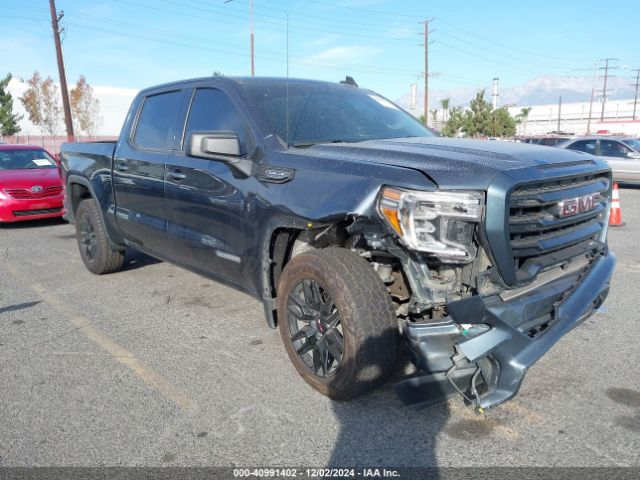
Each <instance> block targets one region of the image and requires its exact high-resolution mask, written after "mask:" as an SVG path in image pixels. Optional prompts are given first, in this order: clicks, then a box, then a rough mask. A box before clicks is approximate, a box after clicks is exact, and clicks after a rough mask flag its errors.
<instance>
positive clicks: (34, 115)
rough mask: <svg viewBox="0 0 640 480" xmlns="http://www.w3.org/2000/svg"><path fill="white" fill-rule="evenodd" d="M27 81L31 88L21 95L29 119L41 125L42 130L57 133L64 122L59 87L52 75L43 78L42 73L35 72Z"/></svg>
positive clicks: (50, 133) (51, 133)
mask: <svg viewBox="0 0 640 480" xmlns="http://www.w3.org/2000/svg"><path fill="white" fill-rule="evenodd" d="M27 83H28V84H29V88H28V89H27V91H26V92H24V94H23V95H22V96H21V97H20V101H21V102H22V105H23V106H24V109H25V110H26V111H27V114H28V115H29V120H30V121H31V123H33V124H34V125H36V126H38V127H40V131H42V132H45V133H47V134H49V135H52V136H54V135H56V134H57V133H58V130H59V128H60V124H61V122H62V106H61V105H60V94H59V90H58V87H57V86H56V85H55V83H53V80H52V79H51V77H47V78H46V79H45V80H42V77H41V76H40V73H38V72H37V71H36V72H34V74H33V77H31V78H30V79H29V80H28V81H27Z"/></svg>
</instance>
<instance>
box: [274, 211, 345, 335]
mask: <svg viewBox="0 0 640 480" xmlns="http://www.w3.org/2000/svg"><path fill="white" fill-rule="evenodd" d="M349 223H350V222H348V221H344V222H339V223H334V224H324V225H321V226H319V227H314V228H310V229H306V230H302V229H297V228H284V227H283V228H278V229H276V230H274V232H273V233H272V234H271V241H270V243H269V275H268V279H269V285H268V286H267V289H268V291H269V295H270V297H271V298H272V299H275V298H276V297H277V296H278V292H277V290H278V282H279V281H280V275H281V274H282V270H283V269H284V267H285V266H286V265H287V263H288V262H289V260H291V259H292V258H293V257H295V256H296V255H299V254H301V253H303V252H305V251H307V250H311V249H317V248H326V247H329V246H336V247H343V246H344V245H345V243H346V241H347V239H348V238H349V233H348V232H347V226H348V224H349ZM273 320H274V322H273V323H274V326H275V325H277V321H278V319H277V312H276V311H275V309H274V310H273Z"/></svg>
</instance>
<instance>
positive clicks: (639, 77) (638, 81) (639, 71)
mask: <svg viewBox="0 0 640 480" xmlns="http://www.w3.org/2000/svg"><path fill="white" fill-rule="evenodd" d="M634 72H636V83H635V84H632V85H631V86H632V87H636V95H635V97H634V99H633V118H632V120H635V119H636V107H637V106H638V87H640V68H636V69H635V70H634Z"/></svg>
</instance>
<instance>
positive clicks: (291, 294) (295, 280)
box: [277, 248, 399, 400]
mask: <svg viewBox="0 0 640 480" xmlns="http://www.w3.org/2000/svg"><path fill="white" fill-rule="evenodd" d="M314 284H315V287H314ZM307 300H310V301H307ZM323 302H324V303H323ZM301 304H302V306H301ZM277 308H278V326H279V330H280V335H281V336H282V340H283V342H284V346H285V349H286V351H287V354H288V355H289V358H290V359H291V361H292V362H293V365H294V366H295V368H296V370H297V371H298V373H299V374H300V375H301V376H302V378H304V380H305V381H306V382H307V383H308V384H309V385H311V386H312V387H313V388H315V389H316V390H318V391H319V392H321V393H322V394H324V395H326V396H328V397H330V398H332V399H335V400H346V399H350V398H353V397H356V396H358V395H361V394H363V393H364V392H366V391H368V390H370V389H372V388H374V387H376V386H378V385H380V384H381V383H383V382H384V381H385V380H386V379H387V378H388V377H389V375H390V374H391V373H392V371H393V368H394V366H395V363H396V357H397V355H398V353H397V352H398V336H399V335H398V322H397V319H396V315H395V308H394V305H393V302H392V301H391V296H390V295H389V293H388V292H387V289H386V288H385V286H384V284H383V283H382V280H381V279H380V277H379V276H378V274H377V273H376V272H375V271H374V270H373V268H371V266H370V265H369V264H368V263H367V261H366V260H364V259H363V258H361V257H360V256H359V255H357V254H356V253H354V252H351V251H349V250H346V249H342V248H327V249H323V250H313V251H310V252H305V253H302V254H300V255H298V256H296V257H294V258H293V259H292V260H291V261H289V263H287V265H286V266H285V268H284V270H283V272H282V275H281V277H280V281H279V285H278V299H277ZM314 312H315V313H314ZM336 318H337V320H336ZM336 322H337V323H336ZM332 325H333V326H332ZM340 327H341V328H340ZM314 331H315V333H314ZM338 334H340V336H341V338H342V342H340V337H339V336H338ZM340 343H342V345H341V346H342V352H341V353H342V356H341V358H340V359H339V360H337V359H336V357H337V356H338V355H334V353H339V350H340V348H339V347H340ZM323 345H324V346H323ZM310 349H311V350H310ZM316 351H317V353H316ZM299 352H302V353H299ZM327 352H329V353H327ZM316 355H318V358H319V362H320V363H318V362H317V361H316Z"/></svg>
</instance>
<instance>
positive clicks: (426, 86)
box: [424, 20, 429, 125]
mask: <svg viewBox="0 0 640 480" xmlns="http://www.w3.org/2000/svg"><path fill="white" fill-rule="evenodd" d="M424 124H425V125H428V124H429V20H425V21H424Z"/></svg>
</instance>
